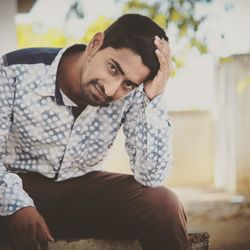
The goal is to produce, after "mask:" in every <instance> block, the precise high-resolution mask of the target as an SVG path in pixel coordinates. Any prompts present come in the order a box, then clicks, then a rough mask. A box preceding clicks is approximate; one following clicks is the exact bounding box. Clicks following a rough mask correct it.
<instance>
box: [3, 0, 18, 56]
mask: <svg viewBox="0 0 250 250" xmlns="http://www.w3.org/2000/svg"><path fill="white" fill-rule="evenodd" d="M15 14H16V0H1V1H0V34H1V35H0V37H1V39H0V54H1V55H2V54H4V53H6V52H9V51H11V50H15V49H16V48H17V38H16V27H15Z"/></svg>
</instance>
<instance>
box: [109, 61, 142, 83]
mask: <svg viewBox="0 0 250 250" xmlns="http://www.w3.org/2000/svg"><path fill="white" fill-rule="evenodd" d="M111 61H112V62H113V63H114V64H115V66H116V67H117V69H118V71H119V72H120V73H121V74H122V75H123V76H124V75H125V73H124V71H123V69H122V68H121V65H120V64H119V63H118V62H117V61H115V60H114V59H112V58H111ZM127 82H129V83H130V84H132V85H134V86H135V87H139V86H140V83H135V82H132V81H130V80H128V81H127Z"/></svg>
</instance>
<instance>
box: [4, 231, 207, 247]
mask: <svg viewBox="0 0 250 250" xmlns="http://www.w3.org/2000/svg"><path fill="white" fill-rule="evenodd" d="M188 237H189V239H188V241H189V250H209V235H208V233H206V232H201V231H197V230H193V229H192V230H189V234H188ZM0 250H11V248H10V247H8V246H5V247H0ZM49 250H141V247H140V244H139V242H138V241H137V240H128V241H125V240H114V241H113V240H112V241H111V240H99V239H81V240H79V239H78V240H71V241H64V240H60V241H56V242H54V243H49Z"/></svg>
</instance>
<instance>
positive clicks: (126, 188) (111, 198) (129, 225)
mask: <svg viewBox="0 0 250 250" xmlns="http://www.w3.org/2000/svg"><path fill="white" fill-rule="evenodd" d="M59 185H61V188H60V190H64V192H63V193H62V196H61V197H62V198H61V201H63V204H62V207H63V208H62V210H63V212H62V213H63V215H62V217H63V220H62V221H61V222H62V223H63V224H64V228H67V230H63V231H61V232H58V233H59V234H58V235H59V236H63V235H64V237H65V236H66V237H67V236H69V237H75V236H76V237H77V236H80V237H94V238H114V239H128V238H135V237H136V235H137V233H136V228H137V227H136V225H135V221H134V220H133V219H132V218H134V217H135V213H134V211H136V210H137V211H138V213H139V210H140V209H141V208H140V205H139V203H140V202H139V200H140V198H141V195H142V190H143V189H144V187H143V186H142V185H141V184H139V183H138V182H136V181H135V179H134V177H133V176H132V175H125V174H116V173H110V172H101V171H98V172H92V173H89V174H87V175H86V176H83V177H80V178H75V179H71V180H68V181H65V182H62V183H60V184H59ZM60 228H63V227H60Z"/></svg>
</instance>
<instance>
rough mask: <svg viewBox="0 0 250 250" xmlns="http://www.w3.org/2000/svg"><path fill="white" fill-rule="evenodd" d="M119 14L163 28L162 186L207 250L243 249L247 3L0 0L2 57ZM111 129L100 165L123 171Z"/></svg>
mask: <svg viewBox="0 0 250 250" xmlns="http://www.w3.org/2000/svg"><path fill="white" fill-rule="evenodd" d="M124 13H141V14H144V15H147V16H149V17H150V18H152V19H153V20H154V21H155V22H157V23H158V24H159V25H160V26H161V27H162V28H164V29H165V30H166V33H167V35H168V36H169V40H170V46H171V48H172V53H173V61H174V66H175V71H174V73H173V76H172V77H171V79H170V80H169V82H168V87H167V90H166V93H165V94H164V100H165V104H166V109H167V110H168V114H169V117H170V119H171V120H172V123H173V126H174V136H173V153H174V164H173V168H172V169H171V171H170V173H169V175H168V177H167V179H166V182H165V185H166V186H168V187H171V188H173V189H174V190H175V191H176V192H177V193H178V194H179V196H180V198H181V199H182V201H183V203H184V206H185V207H186V209H187V213H188V215H189V224H190V226H192V227H195V228H198V229H200V230H203V231H207V232H209V234H210V237H211V249H218V250H224V249H227V250H249V249H250V236H249V235H250V233H249V232H250V202H249V201H250V200H249V197H250V129H249V128H250V28H249V27H250V15H249V13H250V1H249V0H197V1H194V0H186V1H184V0H176V1H174V0H162V1H160V0H105V1H104V0H103V1H101V0H1V1H0V32H1V39H0V53H1V54H4V53H6V52H9V51H11V50H15V49H18V48H25V47H44V46H45V47H64V46H67V45H70V44H73V43H88V42H89V41H90V39H91V38H92V36H93V35H94V34H95V33H96V32H98V31H103V30H104V29H105V28H106V27H107V26H109V25H110V24H111V23H112V22H113V21H114V20H115V19H116V18H118V17H119V16H121V15H122V14H124ZM123 144H124V137H123V134H122V133H119V134H118V136H117V139H116V142H115V145H114V147H113V149H112V151H111V154H110V156H109V157H108V159H107V161H106V166H107V169H108V170H110V171H114V172H122V173H129V172H130V169H129V162H128V157H127V155H126V152H125V150H124V149H123V148H124V147H123Z"/></svg>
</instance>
